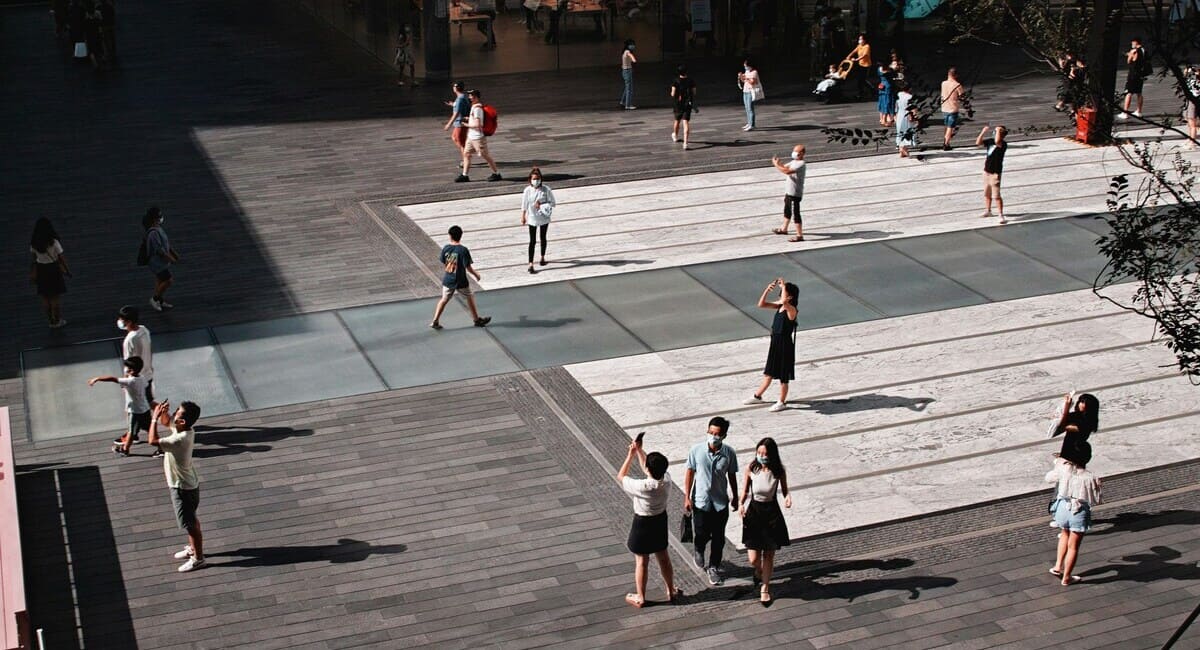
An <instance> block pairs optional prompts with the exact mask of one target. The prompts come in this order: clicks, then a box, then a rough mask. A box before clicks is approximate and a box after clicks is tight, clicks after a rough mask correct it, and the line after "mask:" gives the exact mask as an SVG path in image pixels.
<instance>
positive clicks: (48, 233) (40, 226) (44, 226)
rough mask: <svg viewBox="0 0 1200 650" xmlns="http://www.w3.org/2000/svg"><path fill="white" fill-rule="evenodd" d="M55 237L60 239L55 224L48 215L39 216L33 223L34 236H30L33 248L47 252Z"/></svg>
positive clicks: (40, 251) (30, 243)
mask: <svg viewBox="0 0 1200 650" xmlns="http://www.w3.org/2000/svg"><path fill="white" fill-rule="evenodd" d="M55 239H58V233H57V232H55V231H54V225H53V224H51V223H50V220H49V219H47V218H46V217H38V220H37V221H36V222H34V224H33V236H32V237H30V238H29V245H30V246H32V247H33V250H35V251H37V252H39V253H45V252H46V250H47V249H48V248H50V244H53V243H54V240H55Z"/></svg>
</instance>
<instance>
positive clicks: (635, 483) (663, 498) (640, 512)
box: [617, 442, 680, 608]
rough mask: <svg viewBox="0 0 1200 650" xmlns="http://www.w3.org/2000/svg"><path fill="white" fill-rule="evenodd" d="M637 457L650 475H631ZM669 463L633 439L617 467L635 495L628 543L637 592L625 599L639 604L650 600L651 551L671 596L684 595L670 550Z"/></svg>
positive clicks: (619, 476) (623, 482)
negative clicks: (648, 594)
mask: <svg viewBox="0 0 1200 650" xmlns="http://www.w3.org/2000/svg"><path fill="white" fill-rule="evenodd" d="M634 458H637V459H638V464H639V465H641V467H642V472H644V473H645V474H646V476H647V477H648V478H644V479H633V478H629V468H630V466H631V465H632V464H633V459H634ZM668 465H669V463H668V462H667V457H666V456H664V455H662V454H660V453H658V452H657V451H654V452H650V453H649V454H647V453H646V452H644V451H642V445H641V444H640V443H638V442H632V443H630V444H629V452H628V453H627V454H625V462H624V463H623V464H622V465H621V469H620V470H619V471H617V482H619V483H620V484H621V489H622V490H624V491H625V494H628V495H629V496H630V497H632V498H633V524H632V525H631V526H630V527H629V541H628V542H627V546H628V548H629V551H630V552H631V553H633V556H634V562H635V565H634V574H633V580H634V586H635V588H636V589H637V593H633V594H625V602H627V603H629V604H630V605H633V606H634V607H638V608H641V607H642V606H644V605H645V604H646V578H647V573H648V572H649V570H650V556H651V555H653V556H654V559H656V560H658V569H659V571H661V572H662V576H663V582H665V583H666V584H667V600H668V601H674V600H675V598H676V597H678V596H679V595H680V590H679V589H677V588H676V587H675V570H674V567H672V566H671V555H670V554H669V553H668V552H667V499H668V498H669V497H670V496H671V475H670V474H668V473H667V466H668Z"/></svg>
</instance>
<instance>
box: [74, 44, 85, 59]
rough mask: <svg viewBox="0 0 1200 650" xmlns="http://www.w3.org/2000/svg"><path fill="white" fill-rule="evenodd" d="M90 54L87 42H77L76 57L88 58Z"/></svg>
mask: <svg viewBox="0 0 1200 650" xmlns="http://www.w3.org/2000/svg"><path fill="white" fill-rule="evenodd" d="M87 55H88V50H87V43H85V42H84V41H79V42H78V43H76V44H75V58H77V59H86V58H87Z"/></svg>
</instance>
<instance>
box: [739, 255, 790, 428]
mask: <svg viewBox="0 0 1200 650" xmlns="http://www.w3.org/2000/svg"><path fill="white" fill-rule="evenodd" d="M776 287H779V300H778V302H769V301H767V295H768V294H770V293H771V290H773V289H775V288H776ZM799 300H800V288H799V287H797V286H796V285H794V284H792V283H791V282H784V281H783V278H776V279H774V280H772V281H771V283H770V284H768V285H767V288H766V289H763V292H762V295H761V296H759V298H758V306H759V307H761V308H763V309H774V310H775V320H773V321H772V322H771V347H770V348H768V350H767V365H766V367H764V368H763V378H762V383H761V384H759V386H758V390H757V391H755V392H754V395H753V396H752V397H750V398H749V399H747V400H746V401H745V404H747V405H753V404H763V403H764V402H763V393H765V392H767V389H768V388H770V386H771V381H772V380H775V379H778V380H779V401H778V402H775V403H774V404H772V405H771V408H770V409H769V410H770V411H771V412H772V413H778V412H779V411H782V410H784V409H786V408H787V395H788V384H789V383H790V382H791V381H792V379H794V378H795V377H796V314H797V310H796V305H797V304H798V303H799Z"/></svg>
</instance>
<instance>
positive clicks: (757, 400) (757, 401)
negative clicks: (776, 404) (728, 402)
mask: <svg viewBox="0 0 1200 650" xmlns="http://www.w3.org/2000/svg"><path fill="white" fill-rule="evenodd" d="M762 403H763V398H761V397H759V396H757V395H754V396H752V397H751V398H750V399H747V400H746V401H744V402H742V404H745V405H747V406H751V405H754V404H762Z"/></svg>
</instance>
